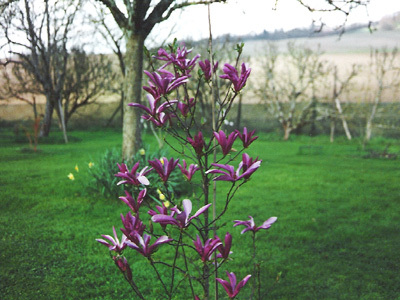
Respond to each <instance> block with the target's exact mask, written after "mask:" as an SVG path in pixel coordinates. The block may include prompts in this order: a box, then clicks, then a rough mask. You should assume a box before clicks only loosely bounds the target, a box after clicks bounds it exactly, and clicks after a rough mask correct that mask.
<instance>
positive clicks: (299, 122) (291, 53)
mask: <svg viewBox="0 0 400 300" xmlns="http://www.w3.org/2000/svg"><path fill="white" fill-rule="evenodd" d="M263 68H264V70H265V75H264V78H265V81H264V82H262V83H261V86H260V88H259V89H258V93H259V95H260V96H261V99H262V103H264V104H266V106H267V109H268V113H269V114H271V115H272V116H274V117H275V118H276V119H277V120H278V121H279V123H280V124H281V125H282V128H283V131H284V139H285V140H287V139H288V138H289V136H290V133H291V132H292V131H294V130H299V129H300V128H302V127H303V126H305V125H307V124H311V123H312V122H315V121H317V119H319V118H320V116H318V115H316V114H315V113H317V105H316V104H317V102H318V99H319V98H323V97H326V95H324V94H321V93H320V92H321V90H324V89H323V86H324V84H325V83H324V81H326V77H327V70H328V68H327V66H326V63H325V62H324V61H322V59H321V53H320V52H319V51H312V50H310V49H307V48H303V47H298V46H296V45H295V44H293V43H289V44H288V53H287V54H283V53H278V52H277V48H276V46H274V45H272V44H270V45H269V46H268V48H267V53H266V60H265V64H264V65H263ZM322 117H325V116H322Z"/></svg>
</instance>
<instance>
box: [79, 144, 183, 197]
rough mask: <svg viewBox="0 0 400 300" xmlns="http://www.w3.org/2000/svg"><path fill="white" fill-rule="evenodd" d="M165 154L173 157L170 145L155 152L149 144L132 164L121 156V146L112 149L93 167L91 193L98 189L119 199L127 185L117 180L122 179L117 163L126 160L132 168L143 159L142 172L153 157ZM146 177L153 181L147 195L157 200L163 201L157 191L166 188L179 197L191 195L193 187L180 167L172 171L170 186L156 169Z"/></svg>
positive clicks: (87, 187) (134, 190)
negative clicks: (185, 178) (191, 187)
mask: <svg viewBox="0 0 400 300" xmlns="http://www.w3.org/2000/svg"><path fill="white" fill-rule="evenodd" d="M161 157H167V158H170V157H169V154H168V149H167V148H162V149H158V150H156V151H152V150H151V149H150V147H145V148H144V149H140V150H139V151H138V152H137V153H136V154H135V155H134V156H133V158H132V162H130V163H128V162H127V161H123V160H122V159H121V151H120V150H119V149H116V148H113V149H108V150H106V152H105V153H104V154H103V155H102V156H101V157H99V159H97V160H94V164H93V167H91V168H89V177H90V178H91V179H89V180H88V181H86V189H87V190H88V191H90V192H98V193H100V194H101V195H102V196H104V197H105V198H114V199H118V197H119V196H123V195H125V193H124V186H123V185H117V183H118V182H119V181H121V178H119V177H116V176H115V174H117V173H118V172H119V169H118V166H117V163H119V164H121V163H126V164H127V166H128V169H131V168H132V166H133V165H134V164H135V163H136V162H139V170H138V171H140V170H141V169H142V168H144V167H145V166H148V165H149V163H148V161H149V160H154V159H155V158H161ZM146 177H147V179H148V180H149V181H150V185H149V186H147V187H146V188H147V195H148V197H150V198H151V199H153V200H155V201H156V202H159V200H158V192H157V190H161V191H163V192H166V191H165V189H166V188H168V193H170V194H173V195H174V196H175V197H180V196H184V195H188V194H189V193H190V190H191V189H190V185H189V183H187V182H185V180H184V177H183V176H182V174H181V172H180V170H179V168H176V169H175V170H174V171H173V172H172V173H171V175H170V177H169V180H168V184H167V187H165V186H164V185H163V183H162V181H161V180H160V178H159V176H158V174H157V173H156V172H153V171H152V172H150V173H149V174H147V175H146ZM125 188H126V187H125ZM139 188H140V187H135V186H131V190H129V192H133V193H134V194H135V193H137V192H138V190H139Z"/></svg>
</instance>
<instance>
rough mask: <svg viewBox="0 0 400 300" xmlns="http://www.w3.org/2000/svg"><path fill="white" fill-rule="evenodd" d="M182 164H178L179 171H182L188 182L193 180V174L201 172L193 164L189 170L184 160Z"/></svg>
mask: <svg viewBox="0 0 400 300" xmlns="http://www.w3.org/2000/svg"><path fill="white" fill-rule="evenodd" d="M182 164H183V165H181V164H178V167H179V169H181V172H182V174H183V175H184V176H185V177H186V179H187V180H188V181H190V180H192V177H193V174H194V173H195V172H196V171H198V170H200V168H199V167H198V166H197V165H194V164H191V165H189V169H187V165H186V161H185V160H184V159H183V160H182Z"/></svg>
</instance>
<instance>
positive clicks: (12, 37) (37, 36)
mask: <svg viewBox="0 0 400 300" xmlns="http://www.w3.org/2000/svg"><path fill="white" fill-rule="evenodd" d="M79 7H80V1H79V0H76V1H55V2H50V1H44V2H43V3H42V2H35V1H32V0H24V1H10V3H8V5H6V6H4V7H2V10H3V13H2V14H1V22H0V24H1V29H2V33H3V35H4V37H5V38H6V40H7V44H6V45H7V46H8V47H9V48H10V51H9V54H10V58H8V59H7V60H6V61H5V63H4V65H7V64H9V63H12V64H19V65H21V66H22V67H23V68H24V70H25V71H26V72H27V73H29V74H31V75H32V76H33V77H34V78H35V79H36V81H37V82H38V83H39V84H40V86H41V89H42V90H43V93H44V95H45V96H46V109H45V114H44V119H43V123H42V127H41V132H40V135H41V136H48V135H49V132H50V127H51V123H52V115H53V111H54V109H55V110H56V112H57V115H58V117H59V120H60V123H61V127H62V130H63V134H64V140H65V142H68V138H67V131H66V126H65V119H64V113H63V107H62V103H61V102H62V93H63V88H64V84H65V77H66V72H67V61H68V50H67V43H68V41H69V38H70V33H71V29H72V26H73V21H74V19H75V16H76V13H77V11H78V9H79ZM3 47H4V45H3Z"/></svg>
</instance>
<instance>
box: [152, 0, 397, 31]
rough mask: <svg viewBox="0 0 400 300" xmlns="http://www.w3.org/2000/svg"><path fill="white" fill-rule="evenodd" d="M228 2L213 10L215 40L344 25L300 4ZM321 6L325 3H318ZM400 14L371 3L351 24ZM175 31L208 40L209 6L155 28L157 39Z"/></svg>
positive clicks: (389, 3)
mask: <svg viewBox="0 0 400 300" xmlns="http://www.w3.org/2000/svg"><path fill="white" fill-rule="evenodd" d="M275 1H276V0H228V1H227V3H225V4H213V5H212V6H211V17H212V32H213V36H214V37H216V36H219V35H223V34H226V33H230V34H232V35H242V34H249V33H250V34H251V33H255V34H258V33H261V32H263V31H264V30H267V31H274V30H275V29H278V30H279V29H283V30H290V29H293V28H302V27H308V26H310V25H311V22H312V20H313V19H314V20H318V19H319V17H322V18H323V21H324V22H325V23H326V24H327V25H329V26H332V27H335V26H338V25H340V24H342V22H343V14H334V13H324V14H320V15H318V14H317V13H310V12H309V11H308V10H307V9H305V8H304V7H302V6H301V5H300V4H299V3H298V2H297V1H296V0H279V1H278V5H277V10H274V9H273V8H274V5H275ZM314 1H317V2H321V1H322V0H314ZM398 11H400V0H371V1H370V5H369V6H368V11H366V9H365V8H364V7H360V8H357V9H356V10H354V11H353V13H352V14H351V15H350V17H349V21H348V24H352V23H368V22H369V21H370V20H371V21H377V20H379V19H381V18H382V17H383V16H385V15H391V14H393V13H395V12H398ZM174 25H175V27H174V30H173V34H172V35H173V36H174V37H177V38H178V39H185V38H192V39H199V38H206V37H208V15H207V7H206V6H193V7H189V8H186V9H185V10H184V11H182V12H178V13H174V14H173V15H172V16H171V19H170V20H168V21H165V22H164V23H162V24H161V25H159V26H157V27H156V28H154V31H155V32H154V33H153V35H154V36H165V35H168V34H169V32H170V30H171V28H172V27H173V26H174Z"/></svg>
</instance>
